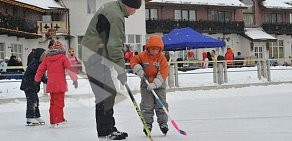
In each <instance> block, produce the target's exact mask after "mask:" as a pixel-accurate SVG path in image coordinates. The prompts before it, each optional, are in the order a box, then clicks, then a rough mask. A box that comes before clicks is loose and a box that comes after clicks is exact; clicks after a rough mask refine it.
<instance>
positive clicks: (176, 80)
mask: <svg viewBox="0 0 292 141" xmlns="http://www.w3.org/2000/svg"><path fill="white" fill-rule="evenodd" d="M174 80H175V83H174V84H175V86H176V87H179V85H178V66H177V62H176V63H175V64H174Z"/></svg>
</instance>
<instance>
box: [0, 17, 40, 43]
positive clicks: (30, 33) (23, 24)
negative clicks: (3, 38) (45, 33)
mask: <svg viewBox="0 0 292 141" xmlns="http://www.w3.org/2000/svg"><path fill="white" fill-rule="evenodd" d="M0 29H1V30H0V33H1V34H7V35H8V36H17V37H24V38H29V39H32V38H39V37H41V36H40V35H37V25H36V22H35V21H31V20H27V19H22V18H18V17H14V16H9V15H3V14H1V13H0Z"/></svg>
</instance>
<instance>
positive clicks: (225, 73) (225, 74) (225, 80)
mask: <svg viewBox="0 0 292 141" xmlns="http://www.w3.org/2000/svg"><path fill="white" fill-rule="evenodd" d="M223 72H224V83H228V76H227V62H226V61H225V62H224V71H223Z"/></svg>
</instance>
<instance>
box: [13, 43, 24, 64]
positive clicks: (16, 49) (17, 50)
mask: <svg viewBox="0 0 292 141" xmlns="http://www.w3.org/2000/svg"><path fill="white" fill-rule="evenodd" d="M22 54H23V45H21V44H11V55H14V56H16V58H20V59H21V60H23V58H22Z"/></svg>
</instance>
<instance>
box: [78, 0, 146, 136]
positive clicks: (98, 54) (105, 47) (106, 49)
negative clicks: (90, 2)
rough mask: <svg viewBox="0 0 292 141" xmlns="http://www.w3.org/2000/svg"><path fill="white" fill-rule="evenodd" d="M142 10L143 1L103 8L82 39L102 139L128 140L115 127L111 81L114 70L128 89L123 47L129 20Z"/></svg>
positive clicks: (114, 3)
mask: <svg viewBox="0 0 292 141" xmlns="http://www.w3.org/2000/svg"><path fill="white" fill-rule="evenodd" d="M140 7H141V0H118V1H111V2H108V3H105V4H104V5H102V6H101V7H100V8H99V9H98V11H97V12H96V13H95V15H94V16H93V18H92V19H91V21H90V23H89V26H88V28H87V30H86V33H85V36H84V37H83V39H82V43H81V44H82V45H83V58H82V59H83V60H84V65H85V69H86V73H87V76H88V79H89V82H90V85H91V88H92V91H93V93H94V95H95V103H96V106H95V115H96V129H97V133H98V136H99V137H101V136H107V137H108V138H109V139H112V140H122V139H125V138H126V137H128V134H127V133H125V132H120V131H118V130H117V128H116V127H115V119H114V117H113V113H114V110H113V105H114V102H115V101H114V100H115V96H116V94H117V91H116V89H115V86H114V83H113V80H112V79H111V73H110V69H112V68H114V69H115V70H116V71H117V73H118V77H117V79H118V80H119V81H120V82H121V83H122V84H123V85H124V84H125V83H126V81H127V74H126V72H125V60H124V54H123V46H124V39H125V17H126V18H127V17H128V16H130V15H132V14H134V13H135V12H136V10H137V9H139V8H140Z"/></svg>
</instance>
